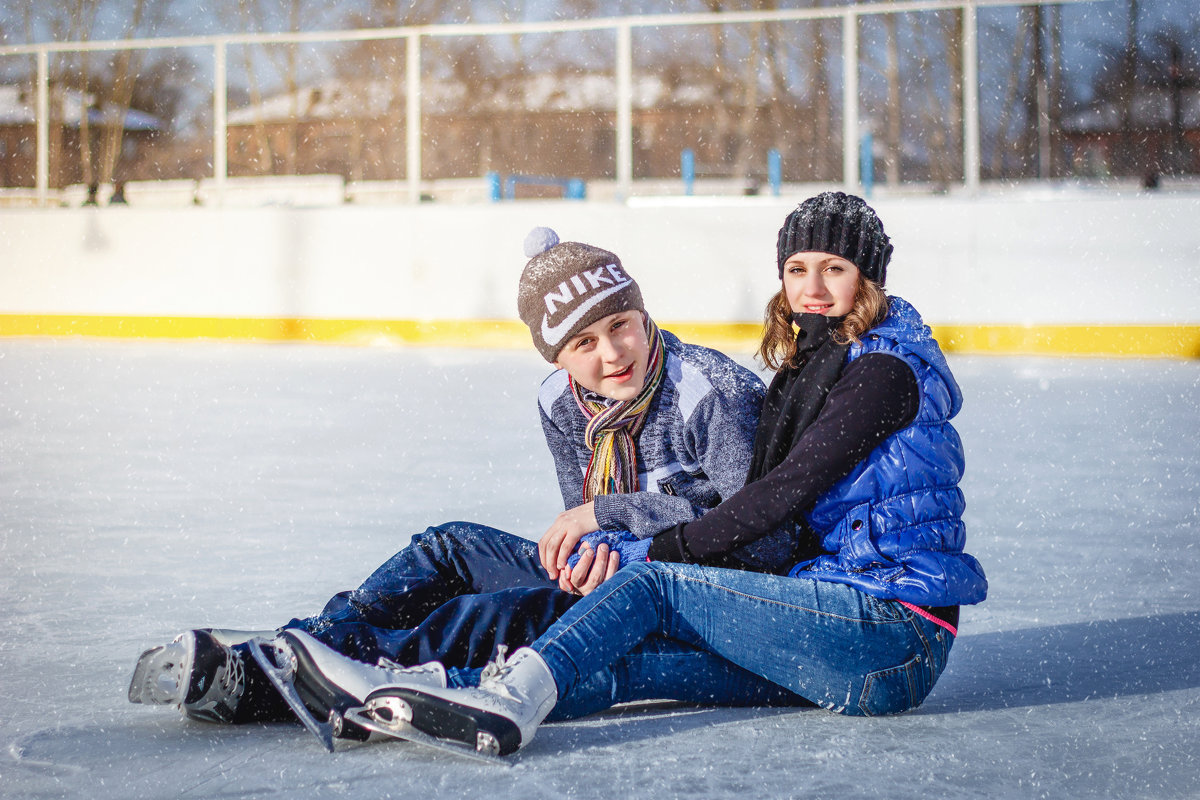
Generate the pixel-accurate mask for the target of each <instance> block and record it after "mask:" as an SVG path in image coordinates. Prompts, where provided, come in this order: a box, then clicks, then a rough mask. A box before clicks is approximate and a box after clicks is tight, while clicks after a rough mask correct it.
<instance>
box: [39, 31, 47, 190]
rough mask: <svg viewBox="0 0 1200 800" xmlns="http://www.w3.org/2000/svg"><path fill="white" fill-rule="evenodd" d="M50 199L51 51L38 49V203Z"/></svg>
mask: <svg viewBox="0 0 1200 800" xmlns="http://www.w3.org/2000/svg"><path fill="white" fill-rule="evenodd" d="M49 201H50V53H49V51H47V50H46V49H45V48H44V47H43V48H41V49H39V50H38V51H37V203H38V205H39V206H45V205H46V204H47V203H48V202H49Z"/></svg>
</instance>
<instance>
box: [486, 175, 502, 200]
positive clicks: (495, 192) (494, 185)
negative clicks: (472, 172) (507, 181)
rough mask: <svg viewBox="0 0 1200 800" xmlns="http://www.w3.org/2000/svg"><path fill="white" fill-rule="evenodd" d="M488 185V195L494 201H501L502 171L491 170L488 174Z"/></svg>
mask: <svg viewBox="0 0 1200 800" xmlns="http://www.w3.org/2000/svg"><path fill="white" fill-rule="evenodd" d="M485 177H486V178H487V185H488V197H490V198H491V200H492V202H493V203H498V202H500V173H499V172H489V173H488V174H487V175H486V176H485Z"/></svg>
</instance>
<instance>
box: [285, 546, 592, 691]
mask: <svg viewBox="0 0 1200 800" xmlns="http://www.w3.org/2000/svg"><path fill="white" fill-rule="evenodd" d="M577 600H579V598H578V597H577V596H575V595H572V594H569V593H567V592H564V591H562V590H560V589H559V588H558V583H557V581H552V580H550V578H549V577H548V576H547V575H546V571H545V570H544V569H542V566H541V560H540V559H539V558H538V550H537V543H536V542H532V541H530V540H528V539H523V538H521V537H520V536H514V535H512V534H510V533H505V532H504V531H500V530H496V529H495V528H489V527H487V526H485V525H478V524H475V523H470V522H450V523H446V524H444V525H440V526H437V527H432V528H429V529H428V530H426V531H425V532H424V533H420V534H417V535H416V536H414V537H413V538H412V541H411V542H409V544H408V546H407V547H405V548H404V549H403V550H401V551H400V552H399V553H396V555H394V556H392V557H391V558H390V559H388V560H387V561H386V562H385V563H384V564H383V565H382V566H380V567H379V568H378V569H377V570H375V572H374V573H372V574H371V576H370V577H368V578H367V579H366V580H365V581H364V582H363V583H362V585H361V586H359V587H358V588H357V589H355V590H353V591H349V592H341V593H340V594H338V595H335V596H334V597H333V598H332V599H330V600H329V602H328V603H326V604H325V608H324V609H323V610H322V611H321V613H320V614H318V615H316V616H314V617H309V618H307V619H293V620H292V621H291V622H289V623H288V624H287V625H285V626H283V627H284V628H299V629H301V630H305V631H308V632H309V633H311V634H312V635H313V636H314V637H316V638H317V639H319V640H321V641H322V642H324V643H325V644H327V645H329V646H330V647H332V648H334V649H335V650H338V651H339V652H342V653H344V654H346V655H348V656H350V657H351V658H355V659H358V660H359V661H366V662H368V663H372V664H373V663H375V662H376V661H378V660H379V658H380V657H384V656H385V657H387V658H390V659H392V660H393V661H396V662H397V663H400V664H405V665H412V664H420V663H424V662H426V661H442V662H444V663H446V664H448V665H453V666H457V667H481V666H483V665H484V664H486V663H487V661H488V660H489V659H490V658H491V657H492V656H493V655H494V653H495V650H496V646H497V645H500V644H503V645H507V646H508V647H509V648H510V649H515V648H517V647H521V646H523V645H527V644H529V643H530V642H532V641H533V640H534V639H535V638H536V637H537V636H538V635H540V634H541V633H542V632H543V631H545V630H546V629H547V628H549V627H550V625H551V624H552V623H553V622H554V620H556V619H558V618H559V617H560V616H561V615H562V614H563V612H565V611H566V610H567V609H568V608H570V607H571V606H572V605H574V603H575V602H576V601H577Z"/></svg>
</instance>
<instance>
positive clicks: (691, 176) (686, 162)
mask: <svg viewBox="0 0 1200 800" xmlns="http://www.w3.org/2000/svg"><path fill="white" fill-rule="evenodd" d="M679 171H680V173H681V174H682V175H683V193H684V194H686V195H687V196H689V197H691V195H692V190H693V189H694V188H695V185H696V154H695V153H694V152H692V148H690V147H685V148H683V152H681V153H680V154H679Z"/></svg>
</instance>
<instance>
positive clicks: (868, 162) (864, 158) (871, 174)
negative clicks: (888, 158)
mask: <svg viewBox="0 0 1200 800" xmlns="http://www.w3.org/2000/svg"><path fill="white" fill-rule="evenodd" d="M858 159H859V175H860V177H861V179H862V187H863V197H866V198H867V199H870V197H871V192H872V191H874V189H875V137H874V136H873V135H871V132H870V131H867V132H866V133H864V134H863V136H862V142H861V143H860V144H859V150H858Z"/></svg>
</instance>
